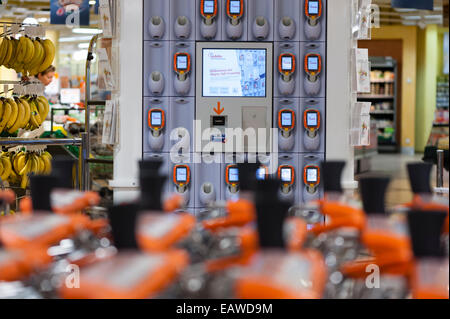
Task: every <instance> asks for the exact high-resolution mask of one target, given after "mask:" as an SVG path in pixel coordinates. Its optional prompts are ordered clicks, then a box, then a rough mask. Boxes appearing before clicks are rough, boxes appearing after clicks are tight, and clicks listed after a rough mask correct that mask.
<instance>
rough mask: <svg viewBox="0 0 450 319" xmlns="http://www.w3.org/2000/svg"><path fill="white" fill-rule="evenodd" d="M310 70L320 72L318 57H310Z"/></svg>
mask: <svg viewBox="0 0 450 319" xmlns="http://www.w3.org/2000/svg"><path fill="white" fill-rule="evenodd" d="M308 70H309V71H318V70H319V58H318V57H316V56H310V57H308Z"/></svg>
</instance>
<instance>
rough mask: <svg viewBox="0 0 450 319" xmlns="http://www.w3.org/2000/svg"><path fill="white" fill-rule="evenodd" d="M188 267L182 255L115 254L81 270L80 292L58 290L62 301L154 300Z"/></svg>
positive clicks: (176, 253) (186, 259)
mask: <svg viewBox="0 0 450 319" xmlns="http://www.w3.org/2000/svg"><path fill="white" fill-rule="evenodd" d="M188 263H189V257H188V256H187V254H186V253H185V252H183V251H180V250H177V251H170V252H167V253H153V254H144V253H141V252H138V251H126V252H122V253H118V254H117V255H115V256H113V257H110V258H108V259H106V260H102V261H100V262H97V263H94V264H91V265H88V266H87V267H83V268H82V269H81V272H80V279H79V280H80V289H71V288H69V287H67V286H66V285H62V287H61V288H60V291H59V293H60V295H61V296H62V298H65V299H144V298H152V297H156V296H157V295H158V294H160V293H161V292H162V291H163V290H164V289H166V288H167V286H169V285H170V284H171V283H173V281H174V280H176V278H177V277H178V275H179V273H180V272H181V271H182V270H183V269H184V268H185V267H186V266H187V264H188Z"/></svg>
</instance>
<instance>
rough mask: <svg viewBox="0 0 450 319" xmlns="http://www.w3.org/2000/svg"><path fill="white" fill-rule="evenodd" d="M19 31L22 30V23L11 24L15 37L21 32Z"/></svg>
mask: <svg viewBox="0 0 450 319" xmlns="http://www.w3.org/2000/svg"><path fill="white" fill-rule="evenodd" d="M19 31H20V25H18V24H13V25H12V26H11V33H12V36H13V37H14V36H16V34H17V33H19Z"/></svg>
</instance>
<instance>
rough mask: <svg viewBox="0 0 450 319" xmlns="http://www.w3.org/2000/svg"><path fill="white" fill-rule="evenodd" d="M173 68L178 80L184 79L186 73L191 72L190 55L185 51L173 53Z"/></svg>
mask: <svg viewBox="0 0 450 319" xmlns="http://www.w3.org/2000/svg"><path fill="white" fill-rule="evenodd" d="M173 69H174V71H175V73H176V74H177V76H178V79H179V80H180V81H184V80H186V77H187V75H188V74H189V72H191V55H190V54H189V53H185V52H178V53H175V55H174V56H173Z"/></svg>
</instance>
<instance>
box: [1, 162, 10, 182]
mask: <svg viewBox="0 0 450 319" xmlns="http://www.w3.org/2000/svg"><path fill="white" fill-rule="evenodd" d="M2 164H3V174H2V176H1V177H0V178H1V179H2V180H3V181H6V180H7V179H8V177H9V175H11V170H12V165H11V162H10V160H9V158H8V157H2Z"/></svg>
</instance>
